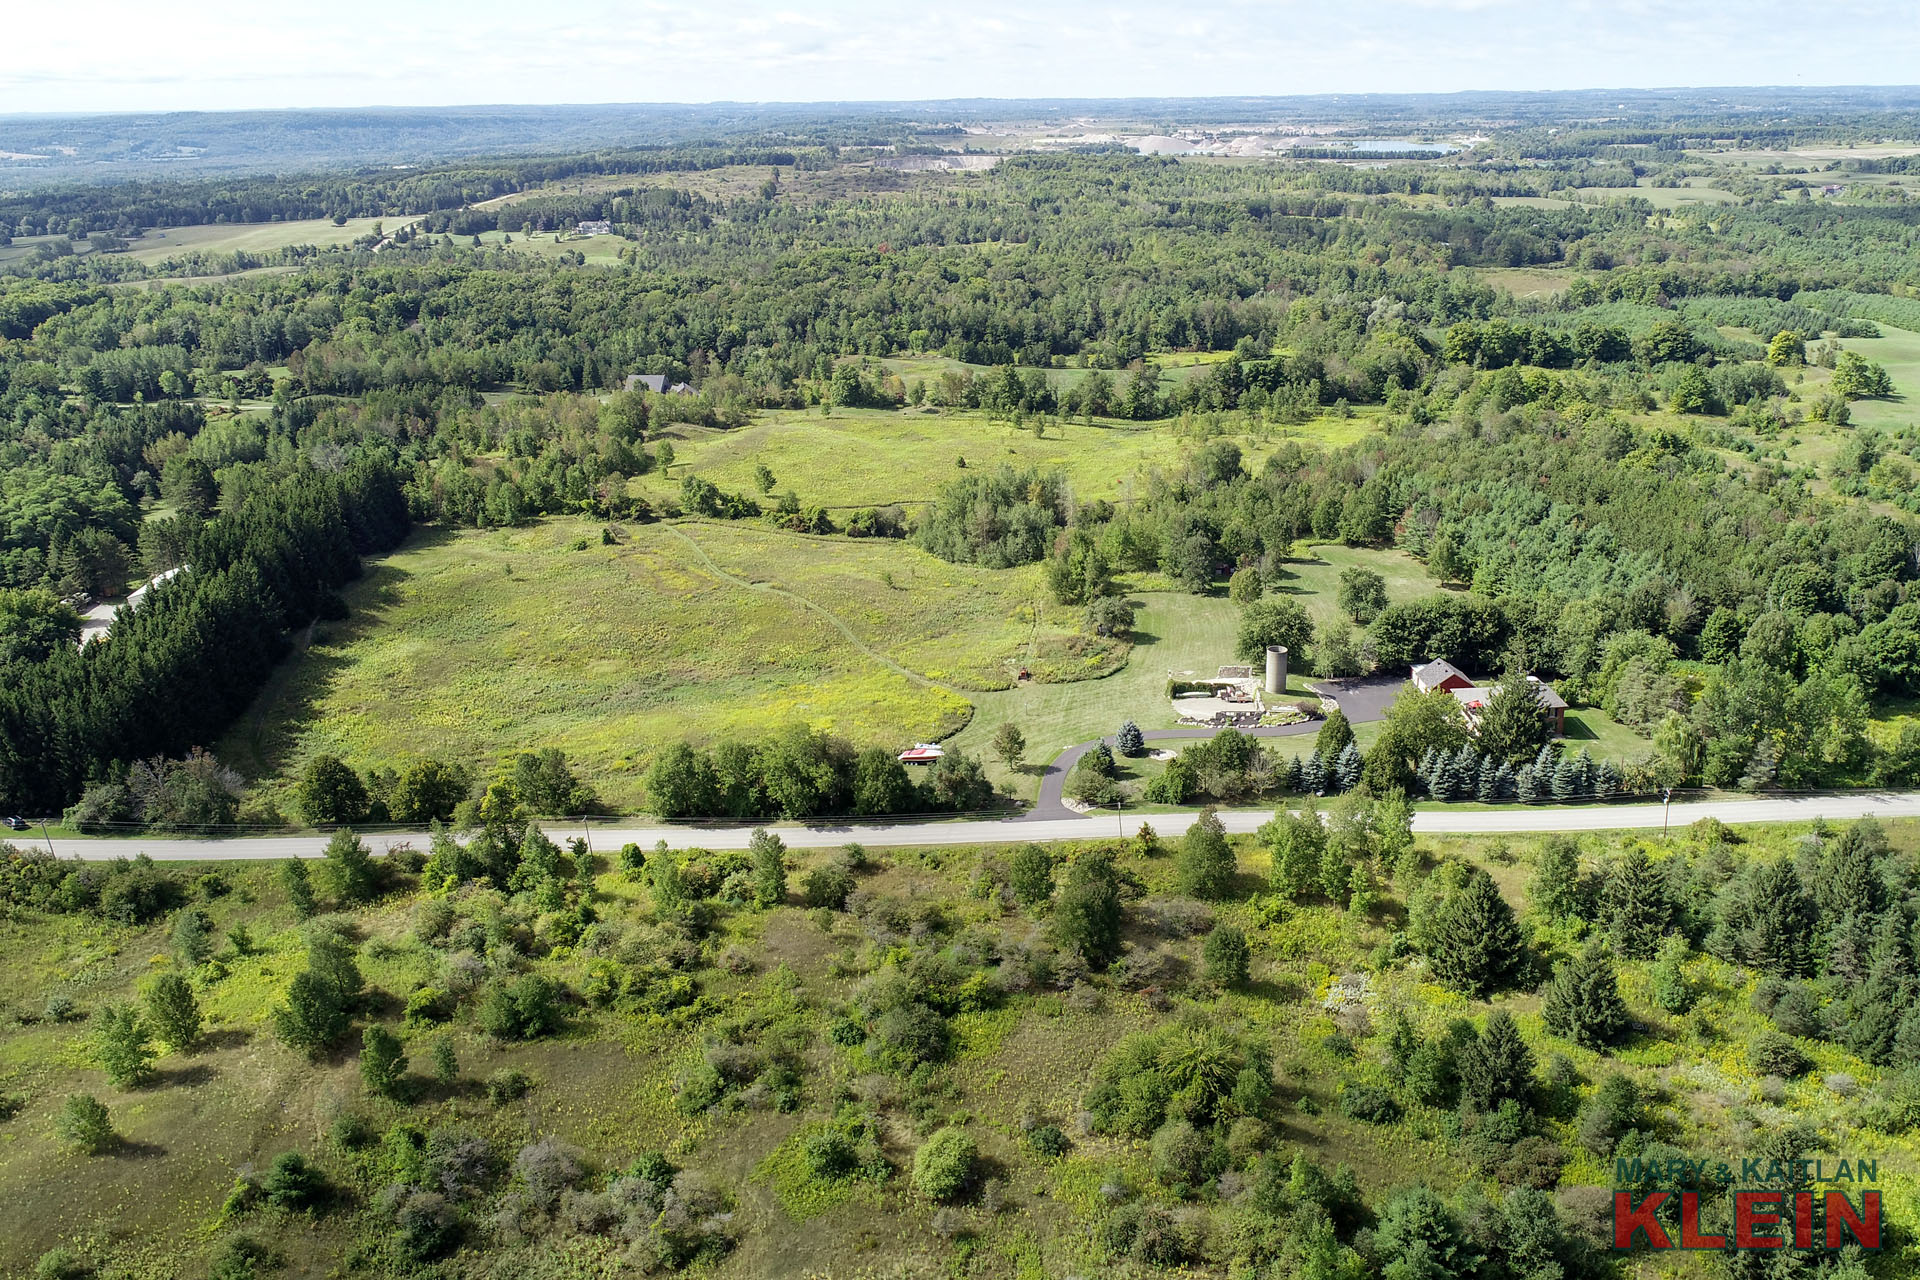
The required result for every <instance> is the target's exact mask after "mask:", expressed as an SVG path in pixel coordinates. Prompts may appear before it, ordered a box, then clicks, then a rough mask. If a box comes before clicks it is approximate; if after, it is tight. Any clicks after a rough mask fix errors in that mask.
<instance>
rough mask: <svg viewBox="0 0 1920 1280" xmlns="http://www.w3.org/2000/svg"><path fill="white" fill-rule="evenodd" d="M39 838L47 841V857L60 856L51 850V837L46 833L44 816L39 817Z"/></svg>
mask: <svg viewBox="0 0 1920 1280" xmlns="http://www.w3.org/2000/svg"><path fill="white" fill-rule="evenodd" d="M40 838H41V839H42V840H45V841H46V842H47V855H48V856H49V857H54V858H57V857H59V856H60V855H59V854H57V853H55V852H54V851H53V837H52V836H50V835H48V834H47V820H46V819H45V818H42V819H40Z"/></svg>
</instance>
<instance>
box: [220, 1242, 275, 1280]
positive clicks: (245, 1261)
mask: <svg viewBox="0 0 1920 1280" xmlns="http://www.w3.org/2000/svg"><path fill="white" fill-rule="evenodd" d="M279 1263H280V1258H279V1255H278V1254H276V1253H274V1251H273V1250H272V1249H271V1248H269V1247H268V1246H266V1245H264V1244H262V1243H261V1242H260V1241H258V1240H255V1239H254V1238H253V1237H252V1236H233V1237H231V1238H230V1239H228V1240H227V1242H226V1243H225V1244H222V1245H221V1246H220V1247H219V1248H218V1249H216V1250H214V1252H213V1259H212V1261H211V1262H210V1263H209V1264H208V1267H207V1280H256V1277H258V1276H261V1275H263V1274H265V1273H266V1272H268V1271H271V1270H273V1269H274V1268H275V1267H276V1266H278V1265H279Z"/></svg>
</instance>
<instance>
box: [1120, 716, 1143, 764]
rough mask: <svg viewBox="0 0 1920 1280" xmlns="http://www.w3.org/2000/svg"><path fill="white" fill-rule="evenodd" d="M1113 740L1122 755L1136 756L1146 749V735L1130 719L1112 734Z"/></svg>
mask: <svg viewBox="0 0 1920 1280" xmlns="http://www.w3.org/2000/svg"><path fill="white" fill-rule="evenodd" d="M1113 742H1114V746H1116V747H1117V748H1119V751H1120V754H1121V755H1123V756H1137V755H1139V754H1140V753H1141V752H1142V751H1145V750H1146V749H1147V740H1146V736H1145V735H1144V734H1142V733H1141V732H1140V726H1139V725H1137V724H1135V723H1134V722H1133V721H1131V720H1128V721H1127V722H1125V723H1124V724H1122V725H1121V726H1120V732H1119V733H1117V734H1115V735H1114V737H1113Z"/></svg>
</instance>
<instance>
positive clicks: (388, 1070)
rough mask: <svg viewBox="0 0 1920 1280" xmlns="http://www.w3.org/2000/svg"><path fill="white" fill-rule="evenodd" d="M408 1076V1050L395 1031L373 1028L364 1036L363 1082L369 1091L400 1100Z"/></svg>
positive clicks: (362, 1047)
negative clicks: (399, 1096) (402, 1044)
mask: <svg viewBox="0 0 1920 1280" xmlns="http://www.w3.org/2000/svg"><path fill="white" fill-rule="evenodd" d="M406 1077H407V1051H406V1049H405V1048H403V1047H402V1046H401V1044H400V1040H399V1038H398V1037H397V1036H395V1035H394V1034H393V1033H392V1032H391V1031H389V1030H387V1029H386V1028H385V1027H382V1026H370V1027H368V1028H367V1029H366V1031H365V1032H364V1033H363V1034H362V1037H361V1049H360V1079H361V1080H362V1081H363V1082H364V1083H365V1084H366V1086H367V1092H368V1093H374V1094H378V1095H380V1096H381V1097H383V1098H392V1097H397V1096H398V1095H399V1093H400V1089H401V1085H402V1084H403V1083H404V1082H405V1080H406Z"/></svg>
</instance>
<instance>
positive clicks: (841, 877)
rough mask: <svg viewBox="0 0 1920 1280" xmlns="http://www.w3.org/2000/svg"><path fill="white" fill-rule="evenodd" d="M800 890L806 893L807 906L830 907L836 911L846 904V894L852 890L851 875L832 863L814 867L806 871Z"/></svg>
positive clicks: (843, 868)
mask: <svg viewBox="0 0 1920 1280" xmlns="http://www.w3.org/2000/svg"><path fill="white" fill-rule="evenodd" d="M801 892H802V893H804V894H805V895H806V900H807V905H808V906H809V907H816V908H817V907H831V908H832V909H833V910H835V911H838V910H840V909H841V908H843V907H845V906H846V905H847V895H848V894H850V893H852V892H853V875H852V874H851V873H850V872H849V871H847V869H846V868H845V867H841V866H837V865H835V864H833V863H828V864H827V865H826V866H823V867H815V868H814V869H813V870H812V871H809V872H807V877H806V879H805V880H804V881H802V883H801Z"/></svg>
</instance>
